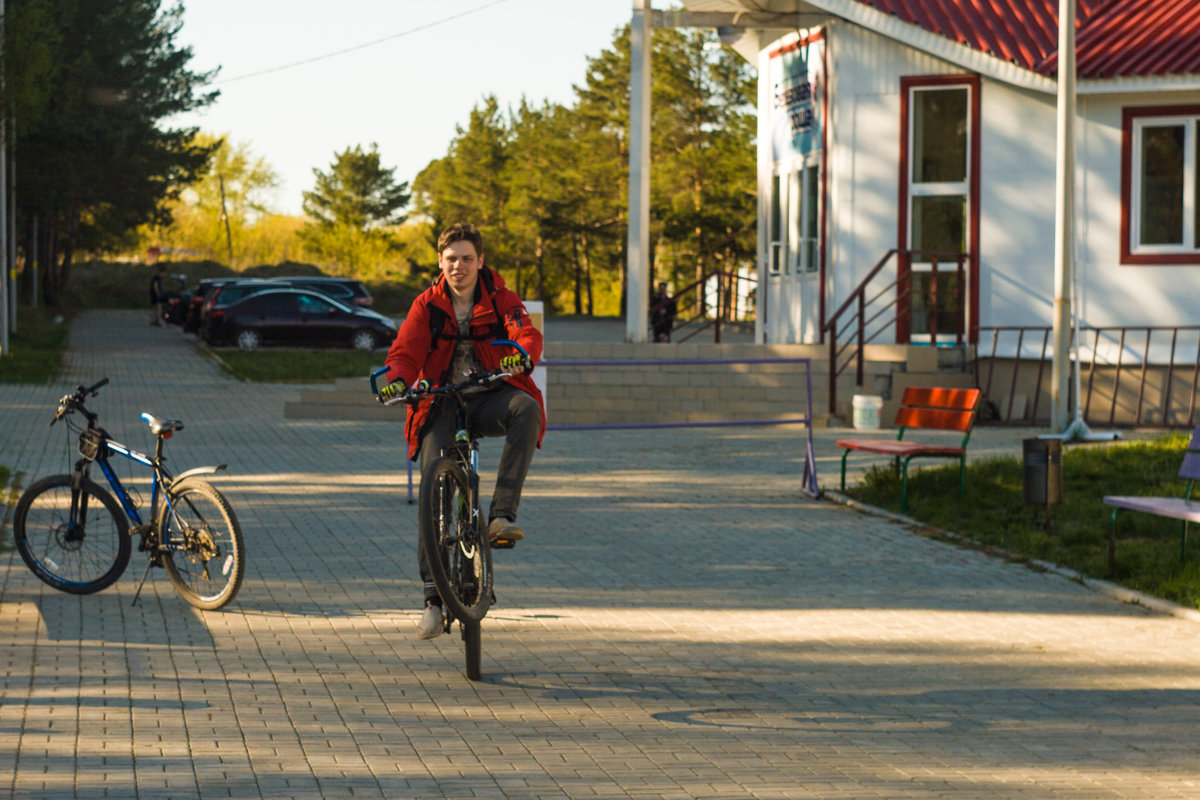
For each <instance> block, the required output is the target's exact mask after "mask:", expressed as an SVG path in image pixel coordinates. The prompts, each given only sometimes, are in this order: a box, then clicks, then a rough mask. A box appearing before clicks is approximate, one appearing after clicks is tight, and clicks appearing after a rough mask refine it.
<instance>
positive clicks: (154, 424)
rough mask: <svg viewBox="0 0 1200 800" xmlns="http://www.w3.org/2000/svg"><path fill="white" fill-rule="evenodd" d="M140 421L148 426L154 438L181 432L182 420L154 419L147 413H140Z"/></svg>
mask: <svg viewBox="0 0 1200 800" xmlns="http://www.w3.org/2000/svg"><path fill="white" fill-rule="evenodd" d="M142 419H144V420H146V423H147V424H148V425H149V426H150V431H151V433H153V434H154V435H155V436H161V435H162V434H163V433H166V432H174V431H181V430H183V420H181V419H163V418H162V417H156V416H154V415H153V414H151V413H150V412H149V411H143V412H142Z"/></svg>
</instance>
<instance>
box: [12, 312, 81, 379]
mask: <svg viewBox="0 0 1200 800" xmlns="http://www.w3.org/2000/svg"><path fill="white" fill-rule="evenodd" d="M57 314H58V312H54V311H48V310H46V309H44V308H39V309H33V308H29V307H27V306H25V307H20V308H18V309H17V332H16V333H14V334H12V335H11V337H10V338H9V345H10V352H11V355H10V356H8V357H7V358H0V383H49V382H50V381H51V380H53V379H54V378H55V377H56V376H57V375H58V371H59V370H60V369H61V368H62V360H63V351H64V350H65V349H66V345H67V328H68V325H67V323H66V322H65V321H60V322H58V323H55V322H54V318H55V317H56V316H57Z"/></svg>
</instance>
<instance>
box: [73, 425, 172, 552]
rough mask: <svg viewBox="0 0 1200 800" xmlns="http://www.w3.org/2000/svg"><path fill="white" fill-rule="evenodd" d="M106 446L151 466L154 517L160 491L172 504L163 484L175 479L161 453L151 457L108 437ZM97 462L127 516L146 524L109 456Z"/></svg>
mask: <svg viewBox="0 0 1200 800" xmlns="http://www.w3.org/2000/svg"><path fill="white" fill-rule="evenodd" d="M158 445H159V446H158V448H157V449H159V450H160V451H161V448H162V440H161V439H160V440H159V442H158ZM105 446H106V447H107V448H108V449H109V450H112V451H113V452H114V453H117V454H119V455H122V456H125V457H126V458H128V459H129V460H131V461H136V462H137V463H139V464H142V465H144V466H147V467H150V469H151V471H152V472H153V473H154V478H153V480H152V483H151V487H150V514H151V517H152V518H153V514H154V509H156V508H158V502H159V494H160V493H161V494H162V496H163V499H166V500H167V505H170V500H169V499H167V497H166V492H165V491H162V489H161V487H162V486H163V484H164V482H165V483H166V484H167V485H170V484H171V483H172V481H173V480H174V479H173V478H172V476H171V473H170V472H168V471H167V468H166V467H164V466H163V465H162V463H161V459H160V458H158V457H157V456H158V455H161V453H159V454H156V457H155V458H154V459H151V458H150V457H149V456H147V455H146V454H145V453H142V452H140V451H137V450H134V449H133V448H131V447H126V446H125V445H123V444H121V443H120V442H118V441H116V440H114V439H107V440H106V441H105ZM96 464H97V465H98V466H99V467H100V471H101V472H102V473H103V474H104V479H105V480H106V481H108V485H109V486H110V487H111V488H112V490H113V494H114V495H116V497H117V500H118V501H119V502H120V503H121V508H123V509H125V516H127V517H129V519H130V520H131V521H132V522H133V523H134V524H135V525H144V524H145V523H144V522H143V521H142V517H141V515H140V514H139V513H138V510H137V506H136V505H134V503H133V499H132V498H131V497H130V496H129V492H128V491H126V490H125V486H124V485H123V484H122V483H121V479H120V478H118V477H117V473H116V472H115V471H114V470H113V468H112V465H111V464H109V463H108V458H107V457H103V456H102V457H100V458H97V459H96ZM83 471H84V472H85V473H86V472H87V467H86V465H84V466H83ZM164 544H165V542H164Z"/></svg>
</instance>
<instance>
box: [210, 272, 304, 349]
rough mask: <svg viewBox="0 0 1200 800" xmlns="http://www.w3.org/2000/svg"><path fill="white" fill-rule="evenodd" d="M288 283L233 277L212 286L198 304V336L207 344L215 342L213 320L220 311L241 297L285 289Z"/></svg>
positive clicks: (218, 315)
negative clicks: (267, 290)
mask: <svg viewBox="0 0 1200 800" xmlns="http://www.w3.org/2000/svg"><path fill="white" fill-rule="evenodd" d="M287 288H289V287H288V284H286V283H284V282H282V281H275V280H264V279H262V278H235V279H234V280H232V281H228V282H226V283H222V284H220V285H218V286H216V287H214V288H213V290H212V291H210V292H209V293H208V294H207V295H205V297H204V302H203V303H202V304H201V306H200V331H199V333H200V338H201V339H203V340H204V341H206V342H208V343H209V344H216V340H214V339H213V321H214V320H215V319H217V318H218V317H220V315H221V313H222V312H223V311H224V310H225V309H226V308H228V307H229V306H231V305H233V304H234V303H236V302H237V301H239V300H241V299H242V298H243V297H249V296H250V295H252V294H256V293H258V292H261V291H263V290H265V289H287Z"/></svg>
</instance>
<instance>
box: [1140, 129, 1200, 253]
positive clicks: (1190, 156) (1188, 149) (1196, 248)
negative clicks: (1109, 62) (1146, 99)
mask: <svg viewBox="0 0 1200 800" xmlns="http://www.w3.org/2000/svg"><path fill="white" fill-rule="evenodd" d="M1168 126H1182V127H1183V242H1182V243H1180V244H1141V239H1142V202H1141V198H1142V179H1143V169H1142V135H1143V134H1142V132H1143V130H1144V129H1146V128H1161V127H1168ZM1198 128H1200V117H1198V116H1196V115H1194V114H1193V115H1180V116H1177V115H1165V116H1156V117H1149V116H1146V117H1141V116H1139V117H1137V118H1136V119H1134V120H1133V130H1132V132H1131V138H1132V141H1131V144H1130V159H1131V162H1130V170H1129V181H1130V187H1129V208H1128V214H1129V242H1128V246H1129V253H1130V255H1133V256H1151V255H1185V256H1193V255H1200V232H1198V231H1197V230H1196V203H1197V202H1198V201H1200V200H1198V198H1197V189H1198V188H1200V187H1197V186H1196V137H1197V135H1200V131H1198Z"/></svg>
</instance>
